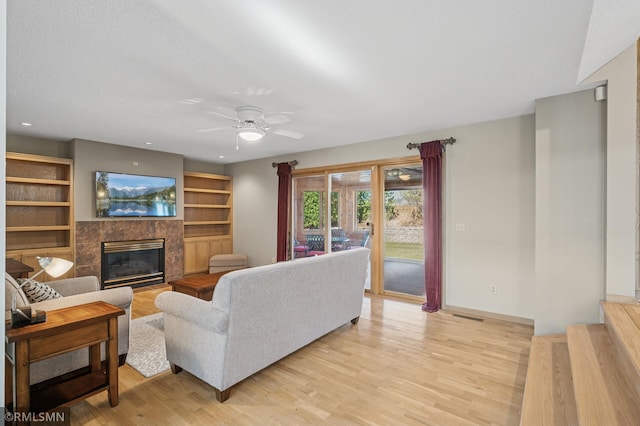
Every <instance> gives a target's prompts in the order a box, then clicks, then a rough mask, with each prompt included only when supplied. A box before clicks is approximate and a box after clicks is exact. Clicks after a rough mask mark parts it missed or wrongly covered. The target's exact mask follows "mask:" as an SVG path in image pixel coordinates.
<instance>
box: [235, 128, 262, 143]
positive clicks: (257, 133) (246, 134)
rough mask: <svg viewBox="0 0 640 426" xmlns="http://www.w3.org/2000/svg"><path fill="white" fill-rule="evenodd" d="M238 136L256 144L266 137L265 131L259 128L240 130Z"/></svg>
mask: <svg viewBox="0 0 640 426" xmlns="http://www.w3.org/2000/svg"><path fill="white" fill-rule="evenodd" d="M238 136H240V137H241V138H242V139H244V140H246V141H249V142H255V141H257V140H260V139H262V137H263V136H264V130H262V129H260V128H257V127H245V128H240V129H238Z"/></svg>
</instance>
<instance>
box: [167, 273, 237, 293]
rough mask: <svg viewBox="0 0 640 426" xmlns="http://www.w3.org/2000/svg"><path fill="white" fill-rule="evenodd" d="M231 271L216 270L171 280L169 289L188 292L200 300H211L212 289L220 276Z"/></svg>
mask: <svg viewBox="0 0 640 426" xmlns="http://www.w3.org/2000/svg"><path fill="white" fill-rule="evenodd" d="M227 272H231V271H223V272H216V273H213V274H207V275H197V276H194V277H188V278H182V279H180V280H176V281H171V282H169V284H171V289H172V290H173V291H177V292H179V293H184V294H188V295H189V296H193V297H197V298H198V299H202V300H211V299H212V298H213V290H215V288H216V285H217V284H218V280H219V279H220V277H221V276H223V275H224V274H226V273H227Z"/></svg>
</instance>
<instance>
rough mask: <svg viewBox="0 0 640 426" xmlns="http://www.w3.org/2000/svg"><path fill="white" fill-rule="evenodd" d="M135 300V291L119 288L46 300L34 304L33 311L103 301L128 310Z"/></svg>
mask: <svg viewBox="0 0 640 426" xmlns="http://www.w3.org/2000/svg"><path fill="white" fill-rule="evenodd" d="M132 300H133V290H132V289H131V287H118V288H111V289H108V290H101V291H91V292H89V293H82V294H75V295H72V296H68V297H62V298H60V299H52V300H44V301H42V302H37V303H32V304H31V305H30V306H31V308H32V309H41V310H44V311H51V310H53V309H61V308H68V307H69V306H76V305H82V304H84V303H91V302H98V301H103V302H107V303H110V304H112V305H115V306H117V307H119V308H123V309H128V308H129V306H131V301H132Z"/></svg>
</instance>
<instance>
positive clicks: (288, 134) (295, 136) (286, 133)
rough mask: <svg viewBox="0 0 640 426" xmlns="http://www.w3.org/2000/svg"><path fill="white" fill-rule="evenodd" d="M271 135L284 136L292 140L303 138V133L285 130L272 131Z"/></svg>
mask: <svg viewBox="0 0 640 426" xmlns="http://www.w3.org/2000/svg"><path fill="white" fill-rule="evenodd" d="M271 133H274V134H276V135H280V136H286V137H288V138H293V139H302V138H303V137H304V133H300V132H296V131H295V130H287V129H278V130H274V131H273V132H271Z"/></svg>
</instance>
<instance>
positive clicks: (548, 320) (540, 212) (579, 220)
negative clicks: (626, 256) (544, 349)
mask: <svg viewBox="0 0 640 426" xmlns="http://www.w3.org/2000/svg"><path fill="white" fill-rule="evenodd" d="M605 113H606V106H605V102H595V101H594V99H593V91H592V90H587V91H582V92H577V93H573V94H569V95H563V96H554V97H551V98H545V99H539V100H537V101H536V207H535V210H536V216H535V244H536V246H535V270H536V282H535V289H536V294H535V300H534V303H535V313H534V320H535V334H548V333H564V332H565V327H566V326H567V325H568V324H575V323H597V322H598V321H599V304H598V302H599V300H601V299H602V298H603V297H604V276H605V271H604V266H605V265H604V262H605V140H606V134H605V133H606V126H605V123H606V117H605Z"/></svg>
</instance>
